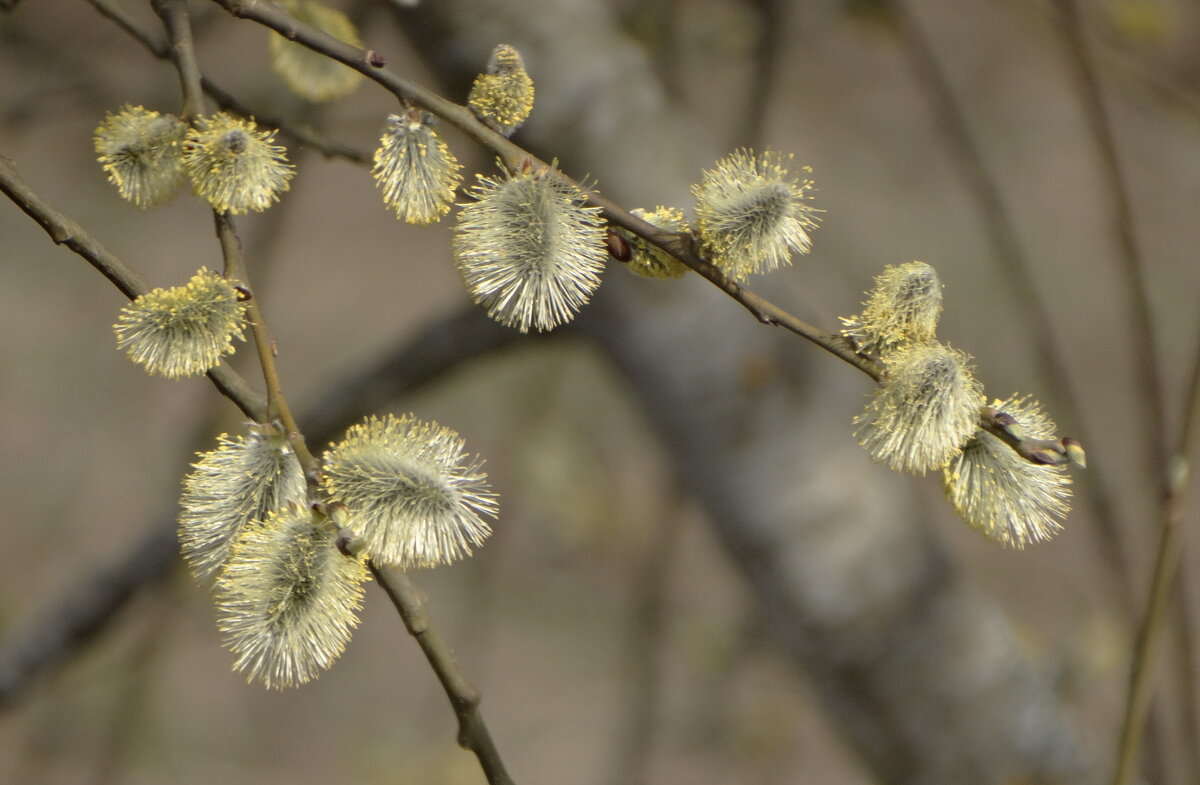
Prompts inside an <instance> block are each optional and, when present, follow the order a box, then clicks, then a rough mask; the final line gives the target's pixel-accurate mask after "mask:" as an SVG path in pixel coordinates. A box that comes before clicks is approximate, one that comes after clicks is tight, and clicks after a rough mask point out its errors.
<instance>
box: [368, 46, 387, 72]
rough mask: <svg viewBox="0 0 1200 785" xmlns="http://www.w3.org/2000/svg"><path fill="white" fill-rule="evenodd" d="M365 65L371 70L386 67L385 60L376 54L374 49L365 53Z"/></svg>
mask: <svg viewBox="0 0 1200 785" xmlns="http://www.w3.org/2000/svg"><path fill="white" fill-rule="evenodd" d="M366 62H367V65H369V66H371V67H372V68H383V67H384V66H385V65H387V58H386V57H384V56H383V55H381V54H379V52H376V51H375V50H374V49H368V50H367V53H366Z"/></svg>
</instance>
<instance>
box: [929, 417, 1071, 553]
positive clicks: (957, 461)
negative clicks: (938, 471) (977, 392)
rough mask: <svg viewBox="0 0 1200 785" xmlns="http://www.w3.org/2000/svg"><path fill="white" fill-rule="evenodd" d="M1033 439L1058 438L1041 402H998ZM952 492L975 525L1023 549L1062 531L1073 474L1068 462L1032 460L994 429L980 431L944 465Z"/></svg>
mask: <svg viewBox="0 0 1200 785" xmlns="http://www.w3.org/2000/svg"><path fill="white" fill-rule="evenodd" d="M992 408H994V409H997V410H1000V411H1003V412H1005V413H1007V414H1009V415H1011V416H1012V417H1013V419H1014V420H1015V421H1016V423H1017V425H1018V427H1019V428H1020V429H1021V431H1022V432H1023V434H1024V435H1025V436H1026V437H1028V438H1031V439H1053V438H1054V432H1055V427H1054V423H1053V422H1051V420H1050V418H1049V417H1047V416H1046V414H1045V412H1044V411H1043V410H1042V407H1041V405H1040V404H1038V403H1037V402H1036V401H1033V400H1030V399H1029V398H1027V397H1023V396H1012V397H1011V398H1009V399H1008V400H1004V401H995V402H994V403H993V404H992ZM942 479H943V485H944V487H945V491H946V497H947V498H948V499H949V500H950V502H951V503H952V504H953V505H954V508H955V509H956V510H957V511H958V513H959V514H960V515H961V516H962V517H963V519H965V520H966V521H967V523H968V524H970V525H971V526H972V528H974V529H976V530H978V531H979V532H981V533H982V534H983V535H984V536H986V537H987V538H988V539H989V540H992V541H993V542H996V543H999V544H1001V545H1005V546H1009V547H1013V548H1023V547H1025V545H1027V544H1029V543H1034V542H1040V541H1043V540H1048V539H1050V538H1051V537H1053V536H1054V535H1055V534H1057V533H1058V532H1060V531H1061V530H1062V523H1061V521H1062V519H1063V518H1065V517H1066V514H1067V512H1068V511H1069V509H1070V499H1071V488H1070V485H1071V477H1070V475H1069V474H1068V473H1067V470H1066V468H1065V467H1063V466H1051V465H1045V464H1038V463H1031V462H1030V461H1028V460H1026V459H1025V458H1023V457H1022V456H1021V455H1019V454H1017V452H1016V451H1015V450H1013V449H1012V448H1011V447H1010V446H1009V445H1007V444H1005V443H1004V442H1002V441H1001V440H1000V439H998V438H996V437H995V436H993V435H992V434H990V433H988V432H986V431H983V430H980V431H977V432H976V433H975V435H974V436H973V437H972V438H971V440H970V441H969V442H967V444H966V446H964V447H963V449H962V452H961V453H959V454H958V455H957V456H955V457H954V459H953V460H951V461H950V463H949V464H948V465H947V466H946V467H945V469H944V470H943V478H942Z"/></svg>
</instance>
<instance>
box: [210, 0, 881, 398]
mask: <svg viewBox="0 0 1200 785" xmlns="http://www.w3.org/2000/svg"><path fill="white" fill-rule="evenodd" d="M213 1H214V2H215V3H217V4H218V5H220V6H222V7H224V8H225V9H226V10H228V11H229V12H230V13H232V14H233V15H234V16H237V17H241V18H244V19H250V20H252V21H254V22H257V23H259V24H261V25H264V26H266V27H269V28H271V29H272V30H274V31H275V32H277V33H279V34H280V35H282V36H284V37H285V38H287V39H288V40H291V41H295V42H297V43H299V44H303V45H304V46H306V47H308V48H309V49H312V50H313V51H314V52H320V53H321V54H324V55H326V56H327V57H331V58H333V59H334V60H337V61H338V62H340V63H342V64H344V65H347V66H349V67H351V68H353V69H355V70H356V71H358V72H360V73H362V74H364V75H365V76H367V77H368V78H369V79H371V80H373V81H375V82H376V83H378V84H379V85H381V86H382V87H384V88H385V89H387V90H388V91H390V92H391V93H392V94H393V95H395V96H396V97H397V98H399V99H400V100H401V101H402V102H404V103H405V104H417V105H419V106H422V107H424V108H425V109H427V110H429V111H430V112H432V113H433V114H435V115H437V116H438V117H440V118H441V119H442V120H444V121H445V122H447V123H449V124H450V125H453V126H454V127H455V128H457V129H459V130H460V131H462V132H463V133H464V134H466V135H467V136H468V137H470V138H471V139H472V140H473V141H475V142H476V143H478V144H479V145H480V146H482V147H483V148H485V149H487V150H489V151H491V152H492V153H494V154H495V155H497V156H498V157H499V158H500V160H501V161H502V162H503V163H504V165H505V166H506V167H507V168H508V169H510V170H512V171H516V170H518V169H520V168H522V167H523V166H533V167H535V168H549V165H548V164H547V163H546V162H544V161H542V160H540V159H539V158H538V157H537V156H535V155H534V154H533V153H530V152H529V151H527V150H525V149H524V148H522V147H520V146H518V145H516V144H514V143H513V142H511V141H509V140H508V139H506V138H505V137H503V136H501V135H500V134H498V133H496V132H495V131H493V130H492V129H490V128H488V127H487V126H486V125H484V124H483V123H481V122H479V120H477V119H476V118H475V115H474V114H473V113H472V112H471V110H470V109H468V108H467V107H465V106H462V105H460V104H456V103H454V102H452V101H449V100H447V99H445V98H443V97H442V96H440V95H438V94H437V93H435V92H433V91H432V90H429V89H428V88H425V87H422V86H421V85H419V84H417V83H415V82H413V81H411V80H408V79H405V78H403V77H401V76H399V75H397V74H395V73H393V72H392V71H390V70H389V69H388V68H387V67H386V66H385V64H384V63H385V61H384V58H383V57H382V56H380V55H379V54H378V53H376V52H374V51H371V50H366V49H359V48H358V47H356V46H352V45H350V44H347V43H346V42H344V41H340V40H338V39H337V38H334V37H333V36H331V35H329V34H328V33H325V32H323V31H321V30H318V29H316V28H314V27H312V26H310V25H307V24H304V23H303V22H300V21H298V20H296V19H294V18H293V17H292V16H291V15H289V14H288V13H287V12H286V11H284V10H283V9H282V8H280V7H279V6H276V5H273V4H270V3H259V2H254V1H253V0H213ZM563 177H564V179H566V180H567V181H568V182H570V183H571V184H572V185H574V186H576V187H579V188H580V189H581V190H582V191H584V192H585V193H587V194H588V200H589V202H590V203H591V204H592V205H593V206H596V207H600V208H601V209H602V210H603V211H604V216H605V217H606V218H607V219H608V220H609V222H610V223H614V224H617V225H619V226H622V227H624V228H626V229H628V230H629V231H631V232H633V233H634V234H637V235H639V236H641V237H644V238H645V239H646V240H648V241H649V242H651V243H653V244H655V245H657V246H658V247H660V248H662V249H663V250H665V251H667V252H668V253H670V254H672V255H674V256H675V257H676V258H678V259H679V260H680V261H681V262H683V263H684V264H686V265H687V266H688V267H690V268H691V269H693V270H695V271H696V272H697V273H699V274H700V275H701V276H702V277H704V278H705V279H706V280H708V281H709V282H711V283H712V284H714V285H715V286H716V287H717V288H718V289H720V290H721V291H723V292H725V293H726V294H727V295H729V296H730V297H732V298H733V299H734V300H736V301H737V302H739V303H741V305H742V306H743V307H744V308H746V309H747V310H748V311H750V313H752V314H754V317H755V318H756V319H758V321H759V322H761V323H762V324H767V325H775V326H778V327H783V328H784V329H786V330H790V331H791V332H794V333H796V334H797V335H799V336H801V337H802V338H806V339H807V340H809V341H811V342H813V343H815V344H816V345H818V346H820V347H821V348H823V349H825V350H826V351H828V352H829V353H830V354H833V355H834V356H835V357H838V358H839V359H841V360H844V361H845V362H847V363H849V364H850V365H853V366H854V367H855V368H858V369H859V370H860V371H862V372H863V373H865V374H867V375H868V376H870V377H871V378H872V379H874V380H875V381H879V380H880V379H881V378H882V369H881V368H880V367H879V365H878V364H877V363H875V362H874V361H872V360H870V359H868V358H865V357H862V356H861V355H859V354H857V353H856V352H855V351H854V347H853V346H852V345H851V343H850V341H848V340H846V339H845V338H844V337H842V336H840V335H835V334H833V333H829V332H826V331H824V330H821V329H819V328H817V327H814V326H813V325H811V324H809V323H807V322H805V321H804V320H802V319H800V318H799V317H796V316H794V315H792V314H790V313H788V312H787V311H785V310H784V309H782V308H780V307H779V306H777V305H775V304H774V303H772V302H770V301H768V300H766V299H765V298H763V297H760V296H758V295H757V294H755V293H754V292H752V291H750V290H749V289H747V288H746V287H744V286H742V285H740V284H738V283H735V282H733V281H731V280H729V279H728V278H726V277H725V275H724V273H722V272H721V270H720V269H719V268H718V267H716V266H715V265H714V264H712V263H711V262H709V261H707V260H706V259H704V258H702V257H701V256H700V254H698V253H697V252H696V249H695V243H694V242H693V241H692V240H691V238H690V237H687V236H681V235H675V234H669V233H664V232H663V231H662V230H661V229H659V228H658V227H655V226H653V225H651V224H649V223H647V222H646V221H643V220H641V219H639V218H637V217H636V216H634V215H631V214H630V213H629V212H628V211H626V210H624V209H623V208H621V207H620V206H619V205H617V204H616V203H614V202H612V201H610V200H609V199H607V198H605V197H603V196H601V195H599V194H598V193H596V192H594V191H592V190H591V189H587V188H584V187H583V186H582V185H581V184H580V183H578V182H576V181H574V180H571V179H570V178H567V177H566V176H565V175H563Z"/></svg>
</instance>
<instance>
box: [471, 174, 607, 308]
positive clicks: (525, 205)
mask: <svg viewBox="0 0 1200 785" xmlns="http://www.w3.org/2000/svg"><path fill="white" fill-rule="evenodd" d="M471 196H473V197H474V198H475V201H474V202H471V203H468V204H465V205H463V207H462V210H461V211H460V212H459V216H458V224H457V226H456V227H455V234H454V243H453V247H454V260H455V264H456V265H457V266H458V270H459V272H460V273H461V274H462V277H463V282H464V283H465V284H466V286H467V291H468V292H470V294H471V298H472V299H473V300H474V301H475V302H476V303H479V304H481V305H483V306H484V307H485V308H487V311H488V316H490V317H492V318H493V319H495V320H496V321H498V322H500V323H501V324H504V325H507V326H509V327H516V328H517V329H518V330H520V331H521V332H528V331H529V329H530V328H533V329H536V330H550V329H553V328H554V327H556V326H558V325H560V324H563V323H564V322H567V321H570V320H571V319H572V318H574V316H575V313H576V312H577V311H578V310H579V309H580V308H581V307H582V306H583V305H584V304H585V303H586V302H587V301H588V300H589V299H590V298H591V295H592V292H594V291H595V290H596V288H597V287H598V286H599V285H600V273H601V272H602V271H603V269H604V263H605V260H606V259H607V257H608V253H607V250H606V249H605V245H604V237H605V230H604V226H605V224H604V219H603V218H602V217H601V214H600V209H599V208H595V207H587V206H586V205H585V204H584V196H583V194H582V193H581V192H580V191H579V190H578V189H576V188H575V187H574V186H571V185H569V184H568V183H566V182H565V181H563V179H562V178H561V177H560V176H559V175H558V173H557V172H556V171H555V170H553V169H550V170H547V171H542V172H534V171H525V172H519V173H517V174H514V175H511V176H509V177H501V178H498V179H491V178H487V177H483V176H482V175H480V176H479V184H478V185H476V186H475V187H474V188H472V189H471Z"/></svg>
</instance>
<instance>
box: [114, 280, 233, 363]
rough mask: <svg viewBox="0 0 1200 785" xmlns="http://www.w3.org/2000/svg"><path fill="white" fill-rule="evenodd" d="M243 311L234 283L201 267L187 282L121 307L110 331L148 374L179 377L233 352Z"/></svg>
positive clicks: (144, 296) (149, 294)
mask: <svg viewBox="0 0 1200 785" xmlns="http://www.w3.org/2000/svg"><path fill="white" fill-rule="evenodd" d="M245 313H246V304H245V303H243V302H241V300H240V298H239V297H238V293H237V290H236V289H234V288H233V285H232V284H231V283H229V282H228V281H226V280H225V279H224V278H223V277H221V276H220V275H218V274H217V273H214V272H211V271H209V270H207V269H204V268H201V269H200V271H199V272H197V273H196V274H195V275H194V276H193V277H192V279H191V280H190V281H188V283H187V284H186V285H185V286H175V287H172V288H170V289H155V290H153V291H151V292H147V293H146V294H143V295H141V296H140V297H138V298H137V299H135V300H134V301H133V302H131V303H130V304H129V305H127V306H125V307H124V308H122V309H121V313H120V316H119V317H118V321H117V323H116V325H114V326H113V332H114V333H116V336H117V348H118V349H124V350H125V353H126V354H127V355H128V357H129V359H130V360H132V361H133V362H135V363H137V364H138V365H140V366H142V367H143V368H145V370H146V372H147V373H149V374H152V375H155V376H165V377H167V378H168V379H178V378H179V377H181V376H196V375H199V374H202V373H207V372H208V371H210V370H211V369H212V368H214V367H216V366H217V365H218V364H219V363H220V362H221V358H222V357H223V356H225V355H227V354H233V351H234V346H233V339H234V338H237V339H239V340H241V339H242V333H243V331H244V329H245V326H246V319H245Z"/></svg>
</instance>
